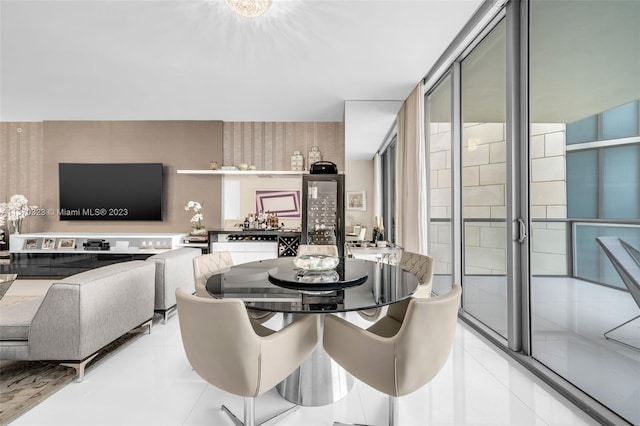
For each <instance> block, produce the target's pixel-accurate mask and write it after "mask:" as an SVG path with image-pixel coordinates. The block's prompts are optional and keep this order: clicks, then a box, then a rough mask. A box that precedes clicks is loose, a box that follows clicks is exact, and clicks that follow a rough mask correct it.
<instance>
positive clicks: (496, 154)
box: [460, 20, 510, 338]
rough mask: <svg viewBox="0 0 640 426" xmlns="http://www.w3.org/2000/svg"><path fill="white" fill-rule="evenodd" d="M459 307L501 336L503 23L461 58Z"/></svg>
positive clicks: (505, 199)
mask: <svg viewBox="0 0 640 426" xmlns="http://www.w3.org/2000/svg"><path fill="white" fill-rule="evenodd" d="M460 69H461V94H462V102H461V109H462V134H461V135H462V140H461V163H462V164H461V172H462V179H461V181H462V188H461V191H462V241H463V257H462V287H463V290H464V291H463V296H462V297H463V304H462V306H463V308H464V310H465V311H466V312H467V313H469V314H471V315H472V316H474V317H475V318H476V319H478V320H479V321H481V322H482V323H484V324H485V325H486V326H488V327H489V328H490V329H492V330H493V331H495V332H496V333H498V334H499V335H501V336H503V337H505V338H506V337H507V266H506V259H507V257H506V256H507V249H508V244H507V233H506V211H507V203H509V202H510V200H509V199H508V197H507V157H506V152H507V138H506V25H505V21H504V20H503V21H502V22H500V23H499V24H498V25H497V26H495V27H494V28H493V29H492V30H491V31H490V32H489V33H488V34H487V35H486V36H485V37H484V38H483V39H482V41H481V42H480V43H479V44H477V45H476V46H475V47H474V48H473V50H471V52H470V53H469V54H468V55H467V56H466V57H465V58H464V59H463V60H462V63H461V66H460Z"/></svg>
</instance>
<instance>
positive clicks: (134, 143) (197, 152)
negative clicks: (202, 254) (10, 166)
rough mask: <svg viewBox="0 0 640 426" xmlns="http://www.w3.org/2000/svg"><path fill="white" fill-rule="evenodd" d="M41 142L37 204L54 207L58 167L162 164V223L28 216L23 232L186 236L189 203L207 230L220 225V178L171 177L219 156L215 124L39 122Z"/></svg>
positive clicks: (218, 131)
mask: <svg viewBox="0 0 640 426" xmlns="http://www.w3.org/2000/svg"><path fill="white" fill-rule="evenodd" d="M43 141H44V144H43V154H44V155H43V158H44V160H43V161H42V182H41V185H42V194H43V195H42V196H41V198H40V200H39V203H38V204H39V205H41V206H43V207H46V208H47V209H57V208H58V207H59V204H58V194H59V193H58V163H61V162H67V163H74V162H78V163H110V162H114V163H117V162H122V163H125V162H127V163H135V162H144V163H163V164H164V189H163V191H164V192H163V220H162V221H157V222H156V221H128V222H127V221H124V222H110V221H61V220H59V217H58V216H57V215H55V214H54V215H47V216H45V217H44V218H29V219H28V220H27V222H28V226H29V227H28V229H27V230H28V231H31V232H34V231H60V232H188V231H189V229H190V223H189V220H190V218H191V216H192V215H193V212H187V211H185V210H184V205H185V204H186V203H187V202H188V201H189V200H197V201H200V202H203V203H204V208H203V213H204V217H205V221H204V222H205V225H206V226H207V227H208V228H217V227H219V226H220V225H221V221H222V219H221V207H220V203H221V191H222V188H221V177H220V176H198V175H178V174H177V173H176V170H178V169H205V168H208V165H209V161H210V159H212V158H220V157H221V156H222V122H221V121H45V122H44V123H43ZM3 163H4V160H3ZM34 164H35V163H34ZM32 219H33V220H32Z"/></svg>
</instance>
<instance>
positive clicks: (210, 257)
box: [193, 251, 276, 323]
mask: <svg viewBox="0 0 640 426" xmlns="http://www.w3.org/2000/svg"><path fill="white" fill-rule="evenodd" d="M232 266H233V259H232V258H231V253H229V252H228V251H216V252H213V253H209V254H203V255H202V256H198V257H194V258H193V275H194V280H195V288H196V296H198V297H212V296H211V295H210V294H209V292H208V291H207V288H206V285H207V280H208V279H209V278H211V276H212V275H215V274H219V273H220V272H224V271H226V270H228V269H229V268H231V267H232ZM247 312H249V317H250V318H251V319H252V320H254V321H256V322H258V323H263V322H266V321H268V320H269V319H271V318H272V317H273V316H274V315H275V314H276V313H275V312H267V311H259V310H256V309H247Z"/></svg>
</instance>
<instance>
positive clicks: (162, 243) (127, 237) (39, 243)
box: [9, 232, 186, 255]
mask: <svg viewBox="0 0 640 426" xmlns="http://www.w3.org/2000/svg"><path fill="white" fill-rule="evenodd" d="M185 235H186V234H169V233H140V234H138V233H71V232H41V233H34V234H11V235H10V236H9V252H10V253H11V254H19V253H27V254H36V253H37V254H54V253H58V254H71V253H75V254H88V253H95V254H132V253H134V254H138V253H139V254H149V255H151V254H156V253H162V252H163V251H167V250H171V249H174V248H178V247H183V246H184V244H183V243H182V239H183V238H184V236H185ZM89 240H104V241H105V242H107V243H109V250H85V249H84V247H83V244H85V243H87V241H89Z"/></svg>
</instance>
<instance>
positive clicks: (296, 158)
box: [291, 151, 304, 172]
mask: <svg viewBox="0 0 640 426" xmlns="http://www.w3.org/2000/svg"><path fill="white" fill-rule="evenodd" d="M291 170H293V171H297V172H301V171H303V170H304V157H303V156H302V154H300V151H293V155H292V156H291Z"/></svg>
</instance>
